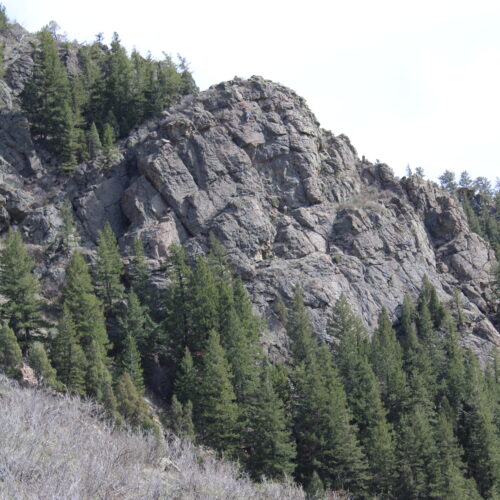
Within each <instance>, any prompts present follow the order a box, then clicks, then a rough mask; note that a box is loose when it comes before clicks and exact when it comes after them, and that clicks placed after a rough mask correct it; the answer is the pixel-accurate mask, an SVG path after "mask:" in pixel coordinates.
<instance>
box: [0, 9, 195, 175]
mask: <svg viewBox="0 0 500 500" xmlns="http://www.w3.org/2000/svg"><path fill="white" fill-rule="evenodd" d="M6 23H7V19H6V16H5V13H4V12H3V13H0V29H3V27H5V24H6ZM60 45H61V44H60V42H58V41H57V36H56V30H55V28H54V26H50V25H49V26H48V27H46V28H44V29H43V30H42V31H41V32H40V33H39V45H38V46H36V47H35V50H34V55H33V58H34V61H35V68H34V71H33V75H32V78H31V79H30V80H29V81H28V82H27V84H26V86H25V89H24V91H23V93H22V95H21V98H22V105H23V108H24V109H25V110H26V112H27V113H28V116H29V118H30V124H31V130H32V133H33V136H34V137H35V138H36V139H38V140H40V141H41V142H42V144H43V145H44V146H45V147H46V148H47V149H48V150H49V151H50V152H51V153H53V154H54V155H55V156H56V157H57V158H58V159H59V162H60V164H61V166H62V167H63V168H65V169H68V168H73V167H74V166H75V164H76V162H77V161H80V162H81V161H87V160H88V159H89V158H90V159H94V158H96V157H97V155H98V154H99V151H100V149H101V147H102V149H103V151H104V153H105V154H104V159H105V162H106V163H109V162H110V161H112V160H113V159H114V150H115V147H114V144H115V140H116V138H118V137H124V136H126V135H127V134H128V133H129V132H130V130H131V129H132V128H133V127H135V126H136V125H138V124H139V123H141V122H142V121H144V120H145V119H147V118H151V117H152V116H154V115H156V114H158V113H159V112H161V111H162V110H163V109H164V108H165V107H167V106H169V105H171V104H173V103H174V102H175V101H176V100H177V99H178V98H179V97H180V96H181V95H184V94H187V93H193V92H197V90H198V89H197V87H196V85H195V84H194V81H193V78H192V76H191V73H190V72H189V70H188V68H187V64H186V63H185V61H184V60H182V59H180V62H179V63H178V64H175V63H174V62H173V61H172V60H171V58H170V57H168V56H165V58H164V60H163V61H155V60H153V59H152V58H151V57H147V58H144V57H142V56H141V55H140V54H139V53H138V52H137V51H134V52H133V53H132V56H131V57H129V56H128V55H127V53H126V50H125V48H124V47H123V46H122V45H121V42H120V39H119V37H118V35H117V34H116V33H115V34H114V35H113V39H112V42H111V45H110V47H107V46H105V45H104V44H103V43H102V40H101V39H97V40H96V41H95V42H94V43H93V44H90V45H82V46H80V47H79V49H78V61H79V70H80V71H79V72H78V73H77V74H76V75H73V74H72V75H71V77H69V76H68V71H67V69H66V67H65V66H64V63H63V62H62V60H61V57H60V55H59V49H60V47H59V46H60ZM99 132H100V134H99ZM99 135H100V136H99Z"/></svg>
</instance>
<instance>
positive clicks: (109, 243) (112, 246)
mask: <svg viewBox="0 0 500 500" xmlns="http://www.w3.org/2000/svg"><path fill="white" fill-rule="evenodd" d="M97 241H98V245H97V264H96V270H95V278H96V288H97V293H98V296H99V297H100V298H101V299H102V300H103V303H104V306H105V310H106V312H111V311H113V309H114V306H115V304H116V302H118V301H119V300H121V299H122V298H123V285H122V283H121V277H122V275H123V264H122V261H121V258H120V252H119V250H118V243H117V242H116V237H115V234H114V233H113V229H112V228H111V225H110V224H109V222H106V224H105V225H104V228H103V229H102V231H99V235H98V238H97Z"/></svg>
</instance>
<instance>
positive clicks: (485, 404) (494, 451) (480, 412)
mask: <svg viewBox="0 0 500 500" xmlns="http://www.w3.org/2000/svg"><path fill="white" fill-rule="evenodd" d="M465 366H466V377H465V379H466V382H467V385H466V394H465V403H464V409H463V417H462V421H461V424H460V428H459V437H460V442H461V444H462V446H463V448H464V451H465V456H464V458H465V460H466V462H467V466H468V473H469V474H470V475H471V476H472V477H473V478H474V479H475V480H476V483H477V486H478V489H479V493H481V495H482V496H483V497H484V498H495V495H496V496H498V495H500V442H499V436H498V433H497V429H496V426H495V424H494V413H493V411H492V407H491V402H490V401H489V400H488V396H489V394H488V391H487V390H486V387H485V380H484V375H483V373H482V370H481V368H480V366H479V363H478V361H477V358H476V357H475V355H474V354H473V353H472V352H470V351H467V353H466V363H465Z"/></svg>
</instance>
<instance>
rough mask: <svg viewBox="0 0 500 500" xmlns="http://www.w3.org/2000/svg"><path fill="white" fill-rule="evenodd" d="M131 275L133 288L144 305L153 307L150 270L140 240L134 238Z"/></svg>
mask: <svg viewBox="0 0 500 500" xmlns="http://www.w3.org/2000/svg"><path fill="white" fill-rule="evenodd" d="M129 273H130V277H131V286H132V288H133V290H134V292H135V293H136V294H137V296H138V297H139V299H140V301H141V303H142V304H144V305H146V306H148V305H151V302H152V297H151V294H150V279H149V268H148V264H147V262H146V256H145V254H144V246H143V244H142V240H141V239H140V238H134V243H133V253H132V256H131V259H130V266H129Z"/></svg>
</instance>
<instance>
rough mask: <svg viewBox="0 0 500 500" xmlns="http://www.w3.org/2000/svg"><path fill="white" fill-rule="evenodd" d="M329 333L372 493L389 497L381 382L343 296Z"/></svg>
mask: <svg viewBox="0 0 500 500" xmlns="http://www.w3.org/2000/svg"><path fill="white" fill-rule="evenodd" d="M327 332H328V333H329V334H330V335H332V336H333V337H334V338H335V339H336V340H337V343H336V344H335V347H334V353H335V360H336V362H337V365H338V367H339V369H340V374H341V377H342V380H343V385H344V389H345V392H346V395H347V401H348V405H349V408H350V409H351V411H352V413H353V416H354V421H355V423H356V424H357V426H358V432H359V439H360V441H361V443H362V445H363V448H364V450H365V454H366V456H367V458H368V462H369V466H370V472H371V474H372V480H371V482H372V490H371V491H373V492H376V493H382V494H384V495H388V494H389V493H390V491H391V489H392V483H393V478H394V446H393V442H392V437H391V428H390V426H389V425H388V423H387V421H386V411H385V409H384V407H383V405H382V399H381V391H380V386H379V383H378V380H377V378H376V377H375V374H374V372H373V370H372V368H371V366H370V364H369V361H368V348H367V347H368V343H367V336H366V333H365V331H364V328H363V325H362V323H361V320H360V319H359V318H358V317H357V316H356V315H355V314H354V313H353V312H352V310H351V308H350V306H349V304H348V303H347V300H346V298H345V296H344V295H343V294H342V295H341V296H340V298H339V300H338V301H337V302H336V304H335V306H334V308H333V312H332V315H331V317H330V321H329V323H328V328H327Z"/></svg>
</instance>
